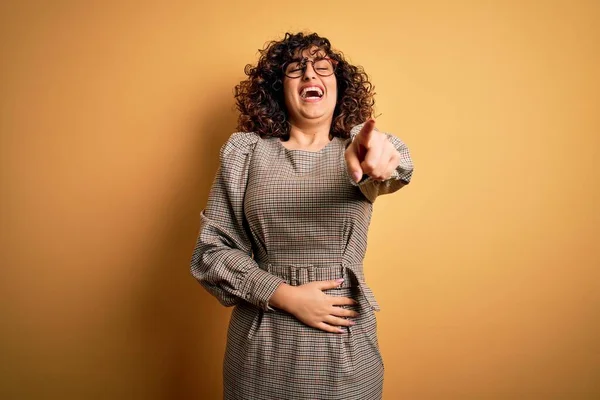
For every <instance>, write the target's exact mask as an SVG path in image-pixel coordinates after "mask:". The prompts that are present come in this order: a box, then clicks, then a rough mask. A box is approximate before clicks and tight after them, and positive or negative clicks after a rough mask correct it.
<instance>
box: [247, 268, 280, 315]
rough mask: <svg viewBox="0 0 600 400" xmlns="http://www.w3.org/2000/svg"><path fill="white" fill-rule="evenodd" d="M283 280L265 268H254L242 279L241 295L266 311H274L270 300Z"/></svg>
mask: <svg viewBox="0 0 600 400" xmlns="http://www.w3.org/2000/svg"><path fill="white" fill-rule="evenodd" d="M283 282H284V280H283V279H281V278H280V277H278V276H274V275H272V274H271V273H269V272H267V271H265V270H262V269H260V268H258V267H257V268H252V269H251V270H250V271H248V273H247V275H245V276H244V278H243V280H242V283H241V287H240V292H241V297H242V298H243V299H244V300H246V301H247V302H249V303H251V304H253V305H255V306H256V307H258V308H260V309H262V310H264V311H274V310H273V308H272V307H271V306H269V300H270V299H271V296H273V293H275V290H277V288H278V287H279V285H280V284H281V283H283Z"/></svg>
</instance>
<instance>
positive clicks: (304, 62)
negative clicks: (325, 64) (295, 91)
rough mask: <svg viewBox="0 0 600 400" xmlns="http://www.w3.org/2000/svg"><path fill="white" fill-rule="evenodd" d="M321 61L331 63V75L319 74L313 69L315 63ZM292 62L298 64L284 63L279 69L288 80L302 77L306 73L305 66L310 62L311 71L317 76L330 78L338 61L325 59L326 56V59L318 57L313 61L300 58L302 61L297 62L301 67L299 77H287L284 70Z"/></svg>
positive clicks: (329, 58)
mask: <svg viewBox="0 0 600 400" xmlns="http://www.w3.org/2000/svg"><path fill="white" fill-rule="evenodd" d="M321 60H327V61H329V62H330V63H331V66H332V67H333V69H332V70H331V73H330V74H327V75H324V74H321V73H319V71H317V69H316V68H315V62H316V61H321ZM293 62H298V60H292V61H290V62H286V63H285V64H283V66H282V67H281V69H282V71H283V74H284V75H285V76H287V77H288V78H290V79H298V78H300V77H302V75H304V74H305V73H306V64H308V63H309V62H310V63H312V65H313V70H314V71H315V73H316V74H317V75H319V76H323V77H327V76H331V75H333V74H335V68H336V67H337V64H338V61H337V60H334V59H333V58H331V57H327V56H326V57H318V58H316V59H314V60H309V59H308V57H304V58H302V60H300V61H299V62H300V67H301V69H302V73H301V74H300V75H298V76H289V75H288V74H287V73H286V69H287V67H288V66H289V65H290V64H291V63H293Z"/></svg>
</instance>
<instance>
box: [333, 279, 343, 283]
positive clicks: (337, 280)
mask: <svg viewBox="0 0 600 400" xmlns="http://www.w3.org/2000/svg"><path fill="white" fill-rule="evenodd" d="M335 281H336V282H337V283H342V282H344V278H340V279H336V280H335Z"/></svg>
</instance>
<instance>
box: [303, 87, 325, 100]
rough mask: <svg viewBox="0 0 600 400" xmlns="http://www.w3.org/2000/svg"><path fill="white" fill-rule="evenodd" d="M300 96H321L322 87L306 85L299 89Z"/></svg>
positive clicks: (305, 97)
mask: <svg viewBox="0 0 600 400" xmlns="http://www.w3.org/2000/svg"><path fill="white" fill-rule="evenodd" d="M300 97H302V98H303V99H304V100H316V99H320V98H321V97H323V89H321V88H320V87H318V86H307V87H305V88H303V89H302V90H301V91H300Z"/></svg>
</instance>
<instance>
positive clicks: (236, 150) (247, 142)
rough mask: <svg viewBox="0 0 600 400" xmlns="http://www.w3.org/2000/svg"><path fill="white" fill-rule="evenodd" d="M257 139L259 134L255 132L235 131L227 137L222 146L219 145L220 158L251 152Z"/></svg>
mask: <svg viewBox="0 0 600 400" xmlns="http://www.w3.org/2000/svg"><path fill="white" fill-rule="evenodd" d="M259 140H260V136H259V135H258V134H257V133H254V132H235V133H233V134H232V135H231V136H230V137H229V139H228V140H227V142H226V143H225V144H224V145H223V147H221V158H227V157H231V156H234V155H236V154H237V155H244V154H251V153H252V152H253V151H254V147H255V146H256V143H258V141H259Z"/></svg>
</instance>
